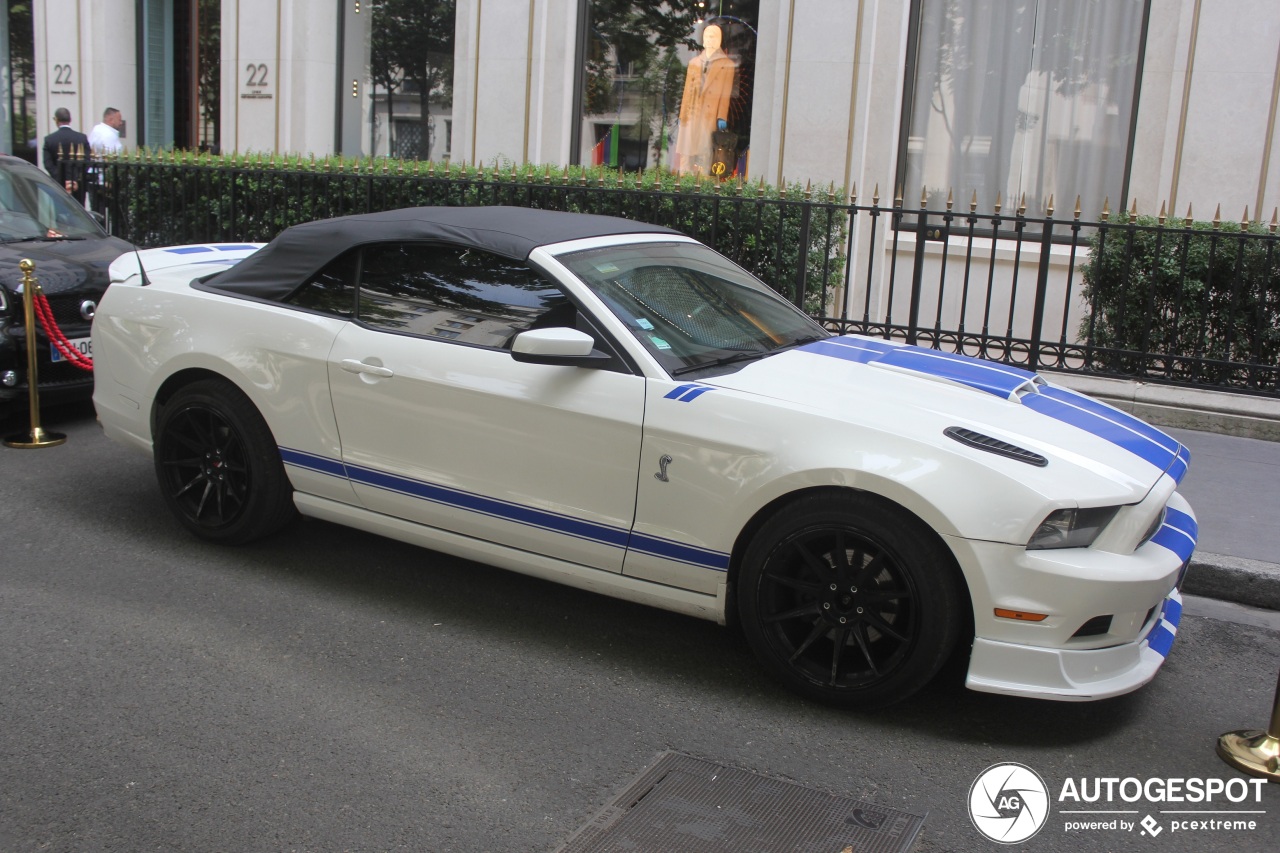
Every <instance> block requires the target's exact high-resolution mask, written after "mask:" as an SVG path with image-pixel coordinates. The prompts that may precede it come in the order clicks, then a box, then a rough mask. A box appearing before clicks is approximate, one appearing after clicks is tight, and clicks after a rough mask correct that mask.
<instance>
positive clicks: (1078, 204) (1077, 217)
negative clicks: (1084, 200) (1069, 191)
mask: <svg viewBox="0 0 1280 853" xmlns="http://www.w3.org/2000/svg"><path fill="white" fill-rule="evenodd" d="M1075 218H1076V219H1079V218H1080V196H1076V217H1075Z"/></svg>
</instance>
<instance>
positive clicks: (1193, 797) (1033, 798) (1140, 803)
mask: <svg viewBox="0 0 1280 853" xmlns="http://www.w3.org/2000/svg"><path fill="white" fill-rule="evenodd" d="M1266 784H1267V783H1266V780H1265V779H1240V778H1235V779H1218V778H1203V779H1201V778H1159V777H1153V778H1146V779H1138V778H1136V777H1132V776H1128V777H1124V778H1121V777H1110V776H1094V777H1080V778H1078V779H1077V778H1068V779H1066V780H1064V781H1063V783H1062V786H1061V788H1060V789H1059V791H1058V795H1057V797H1056V800H1057V804H1058V814H1059V816H1060V817H1061V819H1062V830H1063V831H1064V832H1069V833H1073V834H1077V835H1078V834H1092V833H1113V832H1123V833H1136V834H1138V835H1140V836H1145V837H1146V838H1149V839H1154V838H1156V837H1157V836H1158V835H1160V834H1161V833H1162V832H1164V831H1165V830H1169V831H1170V833H1185V832H1198V833H1204V832H1209V833H1213V834H1215V835H1221V834H1224V833H1233V832H1243V833H1252V832H1256V831H1258V830H1259V829H1260V823H1261V821H1262V819H1263V816H1265V815H1266V813H1267V812H1266V809H1263V808H1256V807H1255V806H1258V805H1260V804H1261V803H1262V792H1263V790H1264V788H1265V786H1266ZM1054 799H1055V798H1053V797H1052V796H1051V795H1050V793H1049V787H1048V786H1047V785H1046V784H1045V781H1044V779H1043V778H1042V777H1041V776H1040V774H1039V773H1037V772H1036V771H1034V770H1032V769H1031V768H1030V767H1027V766H1026V765H1025V764H1017V763H1013V762H1004V763H1001V764H993V765H992V766H991V767H988V768H987V769H986V770H984V771H982V772H981V773H980V774H978V778H976V779H974V780H973V784H972V785H971V786H970V787H969V818H970V819H971V820H972V821H973V825H974V827H975V828H976V829H977V830H978V832H980V833H982V835H983V836H985V837H986V838H988V839H990V840H991V841H995V842H997V843H999V844H1020V843H1022V842H1023V841H1026V840H1027V839H1029V838H1031V837H1032V836H1034V835H1035V834H1036V833H1038V832H1039V831H1040V830H1041V829H1043V828H1044V826H1045V825H1046V824H1047V823H1048V821H1049V816H1050V811H1051V810H1052V805H1053V801H1054ZM1264 831H1265V830H1264Z"/></svg>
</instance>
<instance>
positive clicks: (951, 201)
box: [947, 187, 956, 213]
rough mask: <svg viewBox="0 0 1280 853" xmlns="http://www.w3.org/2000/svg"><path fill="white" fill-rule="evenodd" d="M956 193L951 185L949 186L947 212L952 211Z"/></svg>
mask: <svg viewBox="0 0 1280 853" xmlns="http://www.w3.org/2000/svg"><path fill="white" fill-rule="evenodd" d="M955 201H956V200H955V195H954V194H953V191H952V190H951V188H950V187H948V188H947V212H948V213H950V212H951V208H952V206H954V205H955Z"/></svg>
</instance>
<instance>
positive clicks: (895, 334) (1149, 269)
mask: <svg viewBox="0 0 1280 853" xmlns="http://www.w3.org/2000/svg"><path fill="white" fill-rule="evenodd" d="M98 169H99V172H98V174H99V175H100V176H101V177H100V180H99V182H98V186H97V187H96V188H95V190H96V191H95V192H94V193H93V194H92V200H93V203H94V204H95V205H96V206H98V207H99V209H101V210H102V211H103V213H104V214H105V215H106V217H107V220H108V223H109V228H110V230H111V231H112V233H114V234H117V235H118V236H121V237H123V238H125V239H127V240H130V241H133V242H134V243H136V244H138V245H140V246H158V245H173V244H181V243H194V242H208V241H237V242H239V241H265V240H269V239H270V238H271V237H273V236H274V235H275V234H276V233H278V232H279V231H280V230H282V229H283V228H285V227H288V226H290V225H293V224H296V223H299V222H305V221H309V220H312V219H320V218H328V217H334V216H342V215H347V214H354V213H364V212H369V211H375V210H386V209H392V208H397V207H410V206H417V205H450V206H456V205H498V204H506V205H518V206H524V207H536V208H543V209H550V210H568V211H577V212H585V213H599V214H609V215H615V216H623V217H627V218H630V219H635V220H641V221H647V222H652V223H654V224H658V225H665V226H668V227H672V228H675V229H677V230H679V231H682V232H684V233H686V234H689V235H690V236H692V237H695V238H697V239H699V240H702V241H703V242H706V243H708V244H709V245H711V246H713V247H714V248H716V249H717V250H718V251H720V252H721V253H723V254H724V255H726V256H728V257H730V258H732V259H733V260H734V261H736V262H737V263H739V264H741V265H742V266H743V267H745V268H747V269H749V270H751V271H752V272H753V273H755V274H756V275H758V276H759V277H760V278H762V279H763V280H765V281H766V282H768V283H769V284H771V285H772V286H773V287H774V288H776V289H777V290H778V291H779V292H780V293H782V294H783V295H784V296H786V297H787V298H788V299H790V300H792V301H793V302H794V303H795V304H796V305H798V306H800V307H801V308H803V309H804V310H806V311H808V312H809V313H810V314H812V315H814V316H815V317H817V318H819V319H820V320H821V321H822V322H823V323H824V324H825V325H826V326H827V327H828V328H830V329H832V330H834V331H839V332H856V333H860V334H866V335H874V336H879V337H885V338H892V339H896V340H902V341H906V342H909V343H914V344H919V345H921V346H927V347H933V348H936V349H940V350H945V351H948V352H959V353H965V354H970V355H979V356H983V357H986V358H991V359H995V360H998V361H1003V362H1006V363H1010V364H1016V365H1020V366H1023V367H1027V368H1029V369H1031V370H1041V369H1048V370H1060V371H1069V372H1084V373H1093V374H1098V375H1104V376H1116V377H1128V378H1137V379H1141V380H1143V381H1152V382H1164V383H1173V384H1184V385H1194V386H1200V387H1211V388H1221V389H1227V390H1232V391H1240V392H1246V393H1253V394H1262V395H1269V396H1276V395H1280V322H1278V321H1280V247H1277V240H1278V239H1280V237H1278V236H1277V234H1276V230H1277V229H1276V220H1275V218H1274V217H1273V219H1272V222H1271V223H1270V224H1269V225H1265V226H1263V225H1258V224H1253V223H1250V222H1249V221H1248V217H1247V212H1246V216H1245V219H1244V221H1242V222H1239V223H1223V222H1222V221H1221V220H1220V219H1217V218H1215V221H1213V222H1207V223H1206V222H1193V221H1191V219H1190V217H1189V216H1188V218H1187V219H1185V220H1180V221H1177V222H1171V221H1168V220H1167V219H1166V218H1165V217H1164V215H1163V214H1162V215H1161V216H1160V217H1158V218H1152V217H1141V216H1139V215H1138V214H1137V210H1136V206H1135V207H1134V208H1132V209H1131V210H1130V211H1129V212H1128V213H1121V214H1120V215H1118V216H1114V217H1113V216H1111V215H1109V214H1108V213H1105V212H1104V213H1102V214H1101V215H1099V216H1098V217H1097V218H1096V219H1093V220H1088V219H1083V218H1082V215H1081V211H1080V210H1079V209H1076V210H1074V211H1072V212H1071V213H1070V214H1068V215H1067V216H1066V217H1065V218H1064V217H1062V216H1061V215H1060V214H1058V215H1055V214H1057V212H1056V211H1055V210H1054V209H1053V207H1052V200H1050V201H1049V203H1048V204H1047V205H1045V209H1044V210H1043V211H1042V212H1041V214H1040V215H1038V216H1031V215H1028V212H1027V210H1026V208H1025V205H1019V207H1018V208H1017V209H1015V210H1002V207H1001V205H1000V204H999V201H998V200H997V203H996V204H995V206H994V209H993V210H992V212H990V213H986V212H984V213H979V212H977V200H976V198H975V199H973V200H971V201H970V202H969V204H968V205H964V206H962V209H955V207H954V205H953V204H952V203H951V202H950V200H948V201H947V202H946V203H945V206H943V205H942V204H941V203H939V204H938V206H939V207H940V208H942V209H936V210H935V209H926V208H925V205H926V203H927V202H926V201H925V200H924V199H922V201H921V204H920V206H911V205H904V204H903V201H902V199H901V198H897V199H894V200H893V201H892V202H888V203H882V200H881V199H880V197H879V192H878V190H877V191H876V192H875V193H873V195H872V197H871V199H870V203H867V201H866V200H865V199H864V200H861V201H860V200H859V199H858V197H857V195H856V193H855V194H851V195H850V196H847V197H846V196H844V195H843V194H841V195H839V196H837V195H835V194H834V193H833V192H832V191H831V190H825V191H824V190H812V189H810V188H801V187H798V186H789V187H784V188H780V189H779V188H774V187H768V186H765V185H764V184H762V183H761V184H742V183H738V182H726V183H716V182H699V181H697V180H695V179H693V178H689V177H677V176H673V175H670V174H667V173H653V172H647V173H639V174H625V173H615V172H611V171H609V172H606V171H601V170H599V169H594V170H592V169H577V168H572V169H565V170H563V171H559V172H552V171H551V170H549V169H545V168H544V169H535V168H532V167H516V166H504V167H501V168H499V167H484V166H481V167H458V166H454V167H451V168H450V167H441V166H436V165H432V164H427V163H420V162H416V161H409V162H404V161H383V160H378V161H372V160H359V161H341V160H336V159H331V160H320V161H317V160H314V159H311V158H308V159H305V160H304V159H302V158H288V159H284V160H280V161H276V160H274V159H272V160H267V159H265V158H262V157H235V156H230V157H225V158H211V157H208V156H205V157H197V156H193V155H177V156H174V155H163V156H152V157H146V156H143V157H137V156H135V157H134V158H132V159H130V158H125V159H118V160H109V161H106V162H103V163H100V164H98ZM934 197H936V195H935V196H934ZM963 208H967V209H963Z"/></svg>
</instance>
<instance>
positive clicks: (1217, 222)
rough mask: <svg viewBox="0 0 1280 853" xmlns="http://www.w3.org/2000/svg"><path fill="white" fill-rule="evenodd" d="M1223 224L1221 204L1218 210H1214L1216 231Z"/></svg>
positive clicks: (1214, 227)
mask: <svg viewBox="0 0 1280 853" xmlns="http://www.w3.org/2000/svg"><path fill="white" fill-rule="evenodd" d="M1221 226H1222V205H1221V204H1219V205H1218V208H1217V210H1215V211H1214V212H1213V229H1214V230H1215V231H1216V230H1218V228H1220V227H1221Z"/></svg>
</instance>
